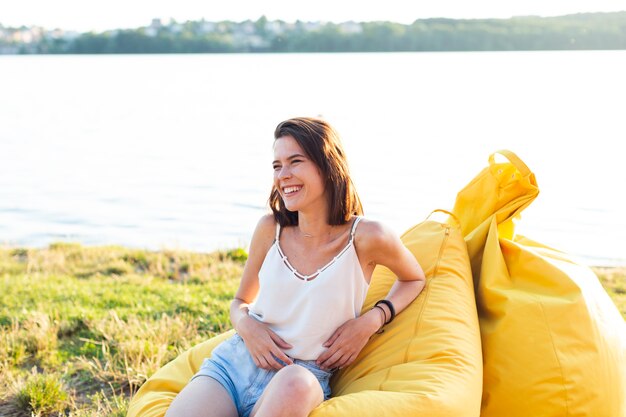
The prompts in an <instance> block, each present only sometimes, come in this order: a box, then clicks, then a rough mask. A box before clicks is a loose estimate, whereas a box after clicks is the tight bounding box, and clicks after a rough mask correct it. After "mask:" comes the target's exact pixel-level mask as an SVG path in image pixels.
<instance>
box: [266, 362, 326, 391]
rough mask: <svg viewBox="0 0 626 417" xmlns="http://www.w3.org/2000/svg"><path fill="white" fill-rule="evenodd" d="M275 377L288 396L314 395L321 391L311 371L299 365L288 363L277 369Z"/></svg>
mask: <svg viewBox="0 0 626 417" xmlns="http://www.w3.org/2000/svg"><path fill="white" fill-rule="evenodd" d="M274 378H275V379H277V378H278V380H277V381H276V382H278V383H280V389H281V391H282V392H283V393H284V395H285V396H289V397H290V398H305V397H314V396H317V395H318V394H319V392H318V391H321V387H320V385H319V382H318V381H317V379H316V378H315V375H313V374H312V373H311V371H309V370H307V369H305V368H303V367H302V366H299V365H289V366H286V367H284V368H283V369H281V370H280V371H278V373H277V374H276V376H275V377H274Z"/></svg>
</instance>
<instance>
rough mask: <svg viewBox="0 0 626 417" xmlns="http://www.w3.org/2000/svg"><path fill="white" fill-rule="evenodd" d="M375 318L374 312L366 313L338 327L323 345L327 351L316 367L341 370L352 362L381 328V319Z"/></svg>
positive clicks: (318, 360)
mask: <svg viewBox="0 0 626 417" xmlns="http://www.w3.org/2000/svg"><path fill="white" fill-rule="evenodd" d="M376 316H377V314H376V311H368V312H367V313H366V314H364V315H362V316H361V317H358V318H356V319H351V320H348V321H347V322H345V323H344V324H342V325H341V326H339V327H338V328H337V330H335V332H334V333H333V335H332V336H331V337H330V339H328V340H327V341H326V342H325V343H324V344H323V346H324V347H327V348H328V349H327V350H326V351H325V352H324V353H322V354H321V355H320V356H319V357H318V358H317V360H316V363H317V365H318V366H320V367H321V368H322V369H333V368H339V369H341V368H344V367H346V366H348V365H350V364H351V363H352V362H354V360H355V359H356V357H357V356H358V355H359V352H361V349H363V347H364V346H365V344H366V343H367V341H368V340H369V339H370V337H371V336H372V335H373V334H374V333H375V332H376V330H378V329H379V328H380V326H381V318H380V317H376Z"/></svg>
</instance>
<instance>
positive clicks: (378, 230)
mask: <svg viewBox="0 0 626 417" xmlns="http://www.w3.org/2000/svg"><path fill="white" fill-rule="evenodd" d="M393 236H395V233H394V231H393V230H391V228H389V227H388V226H386V225H384V224H383V223H381V222H379V221H376V220H371V219H366V218H361V220H360V221H359V224H358V226H357V230H356V232H355V236H354V238H355V240H356V243H357V244H358V243H362V244H376V243H381V241H382V240H385V239H388V238H389V237H393Z"/></svg>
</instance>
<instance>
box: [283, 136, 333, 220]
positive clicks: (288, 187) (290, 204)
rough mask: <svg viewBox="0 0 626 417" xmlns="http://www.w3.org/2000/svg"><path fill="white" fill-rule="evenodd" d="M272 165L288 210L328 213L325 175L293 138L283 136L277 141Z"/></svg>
mask: <svg viewBox="0 0 626 417" xmlns="http://www.w3.org/2000/svg"><path fill="white" fill-rule="evenodd" d="M272 166H273V168H274V185H275V186H276V189H277V190H278V192H279V193H280V196H281V197H282V199H283V202H284V203H285V207H287V210H289V211H302V210H310V209H312V210H316V211H317V210H322V211H325V210H326V208H327V202H326V194H325V190H324V180H323V178H322V175H321V172H320V170H319V168H318V167H317V165H315V163H314V162H313V161H311V160H310V159H309V158H308V157H307V156H306V154H305V152H304V151H303V150H302V148H301V147H300V145H299V144H298V142H296V140H295V139H294V138H293V137H291V136H282V137H280V138H278V139H276V140H275V141H274V162H273V163H272Z"/></svg>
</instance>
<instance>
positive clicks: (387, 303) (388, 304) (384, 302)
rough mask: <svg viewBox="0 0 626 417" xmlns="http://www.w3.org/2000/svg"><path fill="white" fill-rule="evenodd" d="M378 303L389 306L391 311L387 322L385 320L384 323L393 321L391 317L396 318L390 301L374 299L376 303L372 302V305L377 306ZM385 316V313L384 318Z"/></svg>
mask: <svg viewBox="0 0 626 417" xmlns="http://www.w3.org/2000/svg"><path fill="white" fill-rule="evenodd" d="M379 304H384V305H386V306H387V307H389V312H390V313H391V317H390V318H389V321H388V322H385V324H386V325H387V324H389V323H391V322H392V321H393V319H395V318H396V309H395V308H393V304H391V301H389V300H378V301H376V304H374V307H376V306H378V305H379ZM386 317H387V315H386V314H385V318H386Z"/></svg>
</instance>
